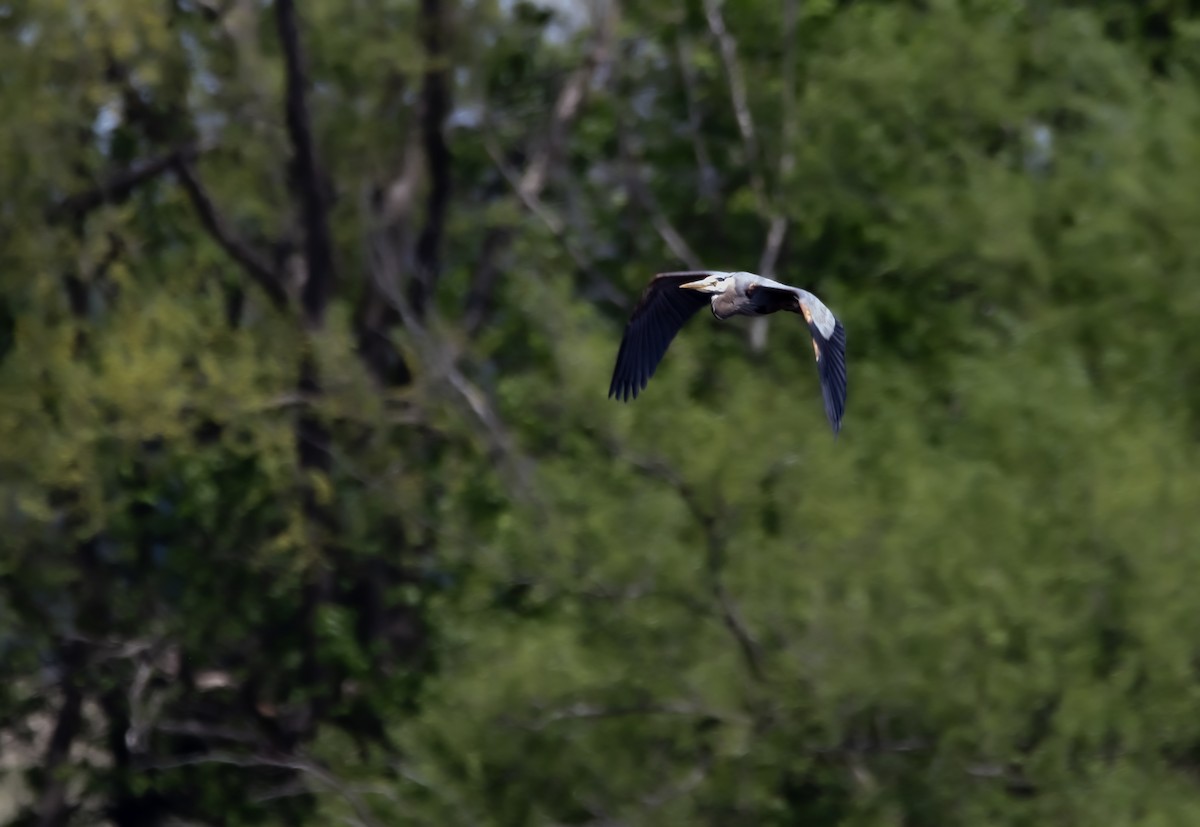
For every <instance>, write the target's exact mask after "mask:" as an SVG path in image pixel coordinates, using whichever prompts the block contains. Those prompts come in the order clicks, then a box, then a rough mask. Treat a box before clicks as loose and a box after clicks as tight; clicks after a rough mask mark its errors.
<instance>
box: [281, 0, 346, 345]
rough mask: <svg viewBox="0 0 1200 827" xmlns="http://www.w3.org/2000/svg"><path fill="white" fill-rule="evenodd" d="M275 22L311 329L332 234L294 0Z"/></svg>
mask: <svg viewBox="0 0 1200 827" xmlns="http://www.w3.org/2000/svg"><path fill="white" fill-rule="evenodd" d="M275 20H276V23H277V25H278V28H279V40H280V42H281V44H282V46H283V58H284V72H285V78H284V79H285V88H284V111H285V115H286V119H287V131H288V137H289V138H290V139H291V143H292V153H293V155H292V179H293V182H294V184H295V186H296V188H297V189H298V190H299V196H300V205H301V214H302V216H303V219H304V236H305V259H306V261H307V265H308V272H307V275H306V278H305V281H304V289H303V293H302V297H301V302H302V304H303V306H304V316H305V321H306V322H307V323H308V324H309V326H311V327H320V326H321V325H322V324H323V323H324V318H325V307H326V304H327V303H328V301H329V296H330V293H331V292H332V288H333V278H334V264H333V238H332V234H331V232H330V229H329V205H328V203H327V198H326V194H325V186H324V180H323V176H322V174H321V167H320V164H319V163H318V161H317V150H316V146H315V144H314V141H313V136H312V122H311V118H310V116H309V111H308V102H307V100H306V95H307V90H308V77H307V74H306V72H307V69H306V66H305V58H304V50H303V47H302V45H301V43H300V27H299V24H298V22H297V19H296V6H295V0H275Z"/></svg>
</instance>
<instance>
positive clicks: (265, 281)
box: [175, 159, 288, 309]
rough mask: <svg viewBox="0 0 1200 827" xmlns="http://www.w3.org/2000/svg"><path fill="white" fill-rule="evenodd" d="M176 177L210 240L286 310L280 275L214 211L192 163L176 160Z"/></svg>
mask: <svg viewBox="0 0 1200 827" xmlns="http://www.w3.org/2000/svg"><path fill="white" fill-rule="evenodd" d="M175 174H176V175H177V176H178V177H179V183H180V184H182V185H183V191H184V192H185V193H187V196H188V200H190V201H191V202H192V207H193V208H194V209H195V210H196V214H197V216H199V218H200V223H201V225H203V227H204V229H205V230H207V231H208V234H209V235H210V236H212V239H213V241H215V242H216V243H217V244H218V245H219V246H220V247H221V249H222V250H224V251H225V252H226V253H227V254H228V255H229V257H230V258H232V259H233V260H234V261H236V262H237V263H238V265H239V266H241V268H242V269H243V270H245V271H246V274H247V275H249V276H250V278H251V279H253V280H254V282H255V283H256V284H258V286H259V287H261V288H262V289H263V292H264V293H266V294H267V297H268V298H269V299H270V300H271V303H272V304H274V305H275V306H276V307H277V308H279V309H283V308H285V307H287V304H288V295H287V291H286V290H285V289H284V286H283V279H281V278H280V276H279V273H278V272H276V271H275V269H274V268H273V267H272V266H271V265H270V264H268V263H267V261H266V260H265V259H264V258H262V257H261V256H260V255H259V254H258V253H256V252H255V251H254V250H253V249H252V248H251V247H250V246H249V245H248V244H247V243H246V242H245V241H243V240H242V239H239V238H238V237H237V236H236V235H235V234H234V233H233V231H232V230H231V229H229V225H228V224H226V222H225V221H224V219H222V218H221V214H220V213H219V212H218V211H217V207H216V204H214V203H213V200H212V198H211V197H209V194H208V191H207V190H205V189H204V186H203V185H202V184H201V183H200V180H199V179H198V178H197V177H196V173H195V171H194V170H193V169H192V167H191V164H189V163H188V162H187V161H185V160H182V159H181V160H179V161H178V162H176V163H175Z"/></svg>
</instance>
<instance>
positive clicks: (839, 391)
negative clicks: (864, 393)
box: [808, 321, 846, 436]
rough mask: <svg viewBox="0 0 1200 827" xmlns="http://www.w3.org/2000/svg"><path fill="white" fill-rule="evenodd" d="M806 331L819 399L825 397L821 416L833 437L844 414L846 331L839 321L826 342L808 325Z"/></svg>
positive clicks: (839, 427)
mask: <svg viewBox="0 0 1200 827" xmlns="http://www.w3.org/2000/svg"><path fill="white" fill-rule="evenodd" d="M808 328H809V331H810V332H811V333H812V336H813V341H814V342H816V345H817V350H818V354H817V375H818V376H820V378H821V395H822V396H823V397H825V416H827V417H828V418H829V424H830V425H832V426H833V433H834V436H837V434H838V432H840V431H841V429H842V415H843V414H844V413H845V412H846V328H844V327H842V323H841V322H840V321H838V322H836V323H835V324H834V326H833V335H832V336H830V337H829V338H828V339H826V338H825V337H824V336H822V335H821V332H820V331H819V330H817V326H816V325H814V324H810V325H809V326H808Z"/></svg>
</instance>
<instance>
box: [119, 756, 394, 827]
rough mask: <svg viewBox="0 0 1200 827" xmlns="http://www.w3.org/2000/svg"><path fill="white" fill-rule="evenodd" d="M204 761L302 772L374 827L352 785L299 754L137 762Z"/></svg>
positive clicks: (165, 766)
mask: <svg viewBox="0 0 1200 827" xmlns="http://www.w3.org/2000/svg"><path fill="white" fill-rule="evenodd" d="M205 764H225V765H227V766H233V767H244V768H247V769H283V770H292V771H294V772H299V773H302V774H303V775H304V776H305V777H307V778H309V779H311V780H313V781H315V782H317V783H318V784H319V785H320V786H322V787H324V788H326V789H327V790H329V791H330V792H333V793H335V794H336V795H338V796H339V797H341V798H342V800H344V801H345V802H346V803H347V804H348V805H349V806H350V809H351V810H353V811H354V815H355V820H354V821H353V822H352V823H354V824H355V825H358V827H374V825H376V824H378V823H379V822H378V821H376V820H375V819H374V817H373V816H372V815H371V811H370V809H369V808H368V807H367V806H366V803H365V802H364V801H363V800H362V797H361V796H360V795H359V794H358V793H357V792H356V791H355V790H354V788H353V787H351V786H350V785H348V784H347V783H345V782H344V781H342V780H341V779H340V778H338V777H337V776H336V775H334V774H333V773H332V772H330V771H329V770H327V769H326V768H325V767H323V766H321V765H320V764H318V763H317V762H316V761H314V760H311V759H308V758H305V757H303V756H295V755H286V756H280V757H275V756H271V755H253V754H252V755H241V754H238V753H232V752H216V751H214V752H203V753H197V754H194V755H185V756H183V757H180V758H170V759H166V760H162V761H147V762H142V763H139V767H138V768H139V769H142V770H172V769H180V768H183V767H196V766H203V765H205Z"/></svg>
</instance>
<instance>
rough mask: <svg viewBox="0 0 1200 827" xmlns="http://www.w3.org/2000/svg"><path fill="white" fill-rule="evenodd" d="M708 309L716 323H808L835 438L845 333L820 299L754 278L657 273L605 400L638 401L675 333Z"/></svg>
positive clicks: (841, 405) (633, 319)
mask: <svg viewBox="0 0 1200 827" xmlns="http://www.w3.org/2000/svg"><path fill="white" fill-rule="evenodd" d="M706 304H708V305H709V306H710V307H711V308H712V314H713V315H714V316H716V317H717V318H718V319H729V318H732V317H733V316H765V315H767V314H769V313H778V312H779V311H781V310H783V311H788V312H792V313H798V314H800V315H802V316H803V317H804V320H805V322H807V323H808V330H809V333H811V334H812V337H813V352H814V354H815V355H816V361H817V375H818V377H819V379H820V381H821V395H822V396H823V397H824V400H825V415H826V416H827V417H828V418H829V424H830V425H831V426H832V427H833V432H834V434H837V433H838V432H839V431H840V430H841V425H842V415H843V413H844V411H845V405H846V329H845V328H844V327H842V323H841V322H840V321H838V319H837V317H836V316H834V315H833V313H832V312H830V310H829V308H828V307H826V306H825V305H824V304H823V303H822V302H821V300H820V299H818V298H817V297H816V296H814V295H813V294H812V293H809V292H808V291H807V290H801V289H800V288H799V287H792V286H790V285H787V284H783V283H781V282H778V281H774V280H772V279H768V278H765V277H763V276H759V275H755V274H754V273H745V272H734V273H726V272H721V271H717V270H687V271H677V272H672V273H659V274H658V275H657V276H655V277H654V279H653V280H652V281H651V282H650V284H649V285H648V286H647V287H646V290H645V292H644V293H643V294H642V297H641V300H640V301H639V302H638V304H637V306H636V307H635V308H634V309H633V313H632V315H631V316H630V318H629V324H628V325H627V326H626V328H625V335H624V338H622V340H621V347H620V350H618V351H617V362H616V365H615V366H614V368H613V376H612V384H611V385H610V386H609V389H608V395H609V397H610V398H611V397H614V396H615V397H617V398H618V399H621V400H622V401H628V400H629V398H630V397H631V396H632V397H633V398H635V399H636V398H637V395H638V393H639V392H641V391H642V390H643V389H644V388H645V387H646V384H647V383H648V382H649V381H650V377H651V376H653V375H654V371H655V370H656V369H657V367H658V363H659V362H660V361H661V360H662V357H663V355H664V354H665V353H666V352H667V347H668V346H669V345H670V344H671V340H672V339H674V338H675V334H676V333H678V332H679V329H680V328H681V327H683V325H684V324H685V323H686V322H687V320H688V319H690V318H691V317H692V316H694V315H695V314H696V312H697V311H698V310H700V308H702V307H704V305H706Z"/></svg>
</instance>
